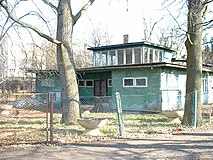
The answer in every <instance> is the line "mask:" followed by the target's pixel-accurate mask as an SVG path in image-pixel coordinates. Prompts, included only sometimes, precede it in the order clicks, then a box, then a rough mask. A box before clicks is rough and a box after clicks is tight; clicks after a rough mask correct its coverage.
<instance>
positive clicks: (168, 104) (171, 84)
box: [160, 68, 186, 110]
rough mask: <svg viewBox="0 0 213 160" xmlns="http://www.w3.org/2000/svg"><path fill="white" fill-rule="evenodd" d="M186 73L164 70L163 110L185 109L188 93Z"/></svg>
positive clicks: (162, 74) (169, 69)
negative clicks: (186, 93) (186, 94)
mask: <svg viewBox="0 0 213 160" xmlns="http://www.w3.org/2000/svg"><path fill="white" fill-rule="evenodd" d="M185 86H186V72H185V70H181V69H174V68H164V69H162V73H161V87H160V90H161V96H162V110H173V109H183V107H184V103H185V92H186V89H185V88H186V87H185Z"/></svg>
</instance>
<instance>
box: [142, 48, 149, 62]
mask: <svg viewBox="0 0 213 160" xmlns="http://www.w3.org/2000/svg"><path fill="white" fill-rule="evenodd" d="M143 62H144V63H147V62H148V48H146V47H145V48H144V55H143Z"/></svg>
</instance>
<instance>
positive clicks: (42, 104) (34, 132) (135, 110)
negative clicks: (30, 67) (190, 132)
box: [0, 93, 213, 144]
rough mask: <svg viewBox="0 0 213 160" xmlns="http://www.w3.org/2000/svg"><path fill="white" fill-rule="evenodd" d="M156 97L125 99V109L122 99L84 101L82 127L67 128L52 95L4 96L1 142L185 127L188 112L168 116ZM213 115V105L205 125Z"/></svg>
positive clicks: (132, 134)
mask: <svg viewBox="0 0 213 160" xmlns="http://www.w3.org/2000/svg"><path fill="white" fill-rule="evenodd" d="M151 96H153V97H154V96H155V95H146V96H145V95H141V96H138V95H121V96H120V110H119V102H118V99H117V98H116V96H104V97H80V113H79V114H80V118H79V120H78V123H76V124H73V125H65V124H62V123H61V118H62V107H59V106H54V108H53V112H52V111H51V110H50V106H51V105H50V103H49V101H50V100H51V98H50V95H49V96H48V94H38V93H34V94H28V95H27V94H12V95H1V98H0V106H1V107H0V143H1V144H3V143H4V144H5V143H6V144H9V143H19V142H44V141H46V142H47V141H49V140H50V139H51V133H50V131H51V130H53V132H52V134H53V135H52V136H53V141H59V142H64V143H69V142H72V141H76V140H80V141H81V140H84V139H85V138H89V139H92V138H93V137H94V136H98V137H120V136H126V137H129V138H137V137H144V136H146V135H147V134H149V135H150V134H155V135H158V134H173V133H176V132H177V131H178V130H179V129H182V130H183V129H185V127H184V126H182V125H181V124H180V122H181V120H182V118H183V111H182V112H179V111H180V110H177V111H178V112H173V113H169V112H168V113H166V112H163V111H162V110H161V107H162V106H160V104H161V100H160V98H159V97H156V98H155V99H156V100H155V101H154V102H151V101H150V99H151ZM153 97H152V98H153ZM185 97H186V98H188V99H189V101H192V99H193V98H192V94H188V95H186V96H185ZM169 104H171V103H169ZM191 104H193V103H191ZM173 111H174V110H173ZM191 113H193V112H191ZM212 113H213V105H211V104H208V105H204V106H203V108H202V123H203V124H206V123H208V124H210V125H212V123H211V122H212V120H211V116H212ZM168 114H170V116H171V115H172V116H171V117H169V116H168ZM174 114H175V115H176V116H177V115H178V116H177V117H174ZM190 116H193V115H190ZM51 117H52V120H51ZM121 132H122V133H121Z"/></svg>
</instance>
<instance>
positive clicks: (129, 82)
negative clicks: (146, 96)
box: [123, 78, 134, 87]
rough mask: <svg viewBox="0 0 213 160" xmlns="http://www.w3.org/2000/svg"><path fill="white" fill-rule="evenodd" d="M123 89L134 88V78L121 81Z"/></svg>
mask: <svg viewBox="0 0 213 160" xmlns="http://www.w3.org/2000/svg"><path fill="white" fill-rule="evenodd" d="M123 86H124V87H133V86H134V78H124V79H123Z"/></svg>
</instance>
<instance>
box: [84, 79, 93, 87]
mask: <svg viewBox="0 0 213 160" xmlns="http://www.w3.org/2000/svg"><path fill="white" fill-rule="evenodd" d="M88 81H91V82H92V85H91V86H88V85H87V82H88ZM84 84H85V86H86V87H93V86H94V81H93V80H85V83H84Z"/></svg>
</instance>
